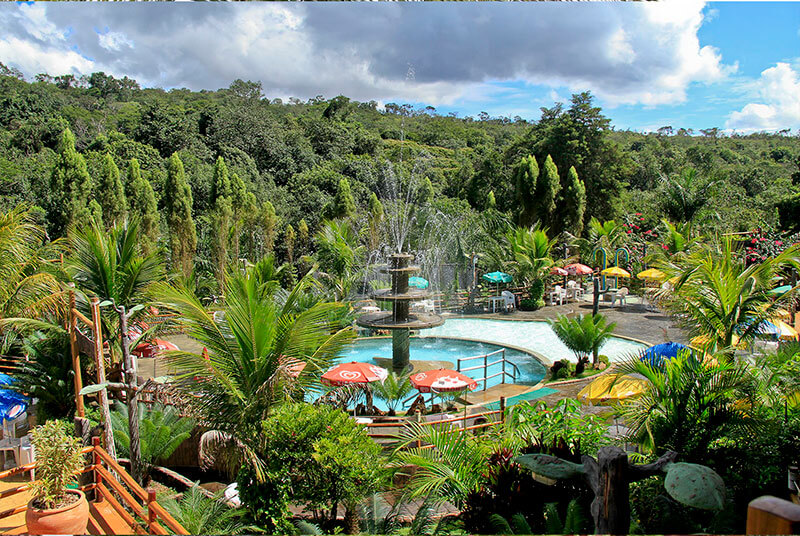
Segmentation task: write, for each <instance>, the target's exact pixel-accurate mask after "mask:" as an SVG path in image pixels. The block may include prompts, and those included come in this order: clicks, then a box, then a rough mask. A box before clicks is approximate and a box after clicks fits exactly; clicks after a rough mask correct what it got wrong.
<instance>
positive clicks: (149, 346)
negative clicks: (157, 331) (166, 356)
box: [131, 339, 180, 358]
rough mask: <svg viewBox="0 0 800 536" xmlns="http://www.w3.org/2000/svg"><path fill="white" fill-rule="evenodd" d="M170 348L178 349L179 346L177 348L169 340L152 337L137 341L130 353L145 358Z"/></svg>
mask: <svg viewBox="0 0 800 536" xmlns="http://www.w3.org/2000/svg"><path fill="white" fill-rule="evenodd" d="M170 350H180V348H178V346H177V345H176V344H173V343H171V342H169V341H165V340H162V339H153V340H152V341H148V342H141V343H139V344H138V345H137V346H136V348H134V349H133V351H132V352H131V353H132V354H134V355H136V356H138V357H142V358H145V357H156V356H157V355H158V354H161V353H163V352H166V351H170Z"/></svg>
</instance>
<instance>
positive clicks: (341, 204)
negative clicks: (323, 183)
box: [331, 177, 356, 219]
mask: <svg viewBox="0 0 800 536" xmlns="http://www.w3.org/2000/svg"><path fill="white" fill-rule="evenodd" d="M355 214H356V202H355V200H354V199H353V193H352V192H351V191H350V181H348V180H347V179H346V178H344V177H342V179H341V180H339V187H338V188H337V189H336V197H334V198H333V207H332V208H331V218H332V219H333V218H350V217H352V216H355Z"/></svg>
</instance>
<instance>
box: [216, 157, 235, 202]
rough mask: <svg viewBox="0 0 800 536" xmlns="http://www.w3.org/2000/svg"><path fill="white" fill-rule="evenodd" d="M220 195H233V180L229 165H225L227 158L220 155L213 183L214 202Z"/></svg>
mask: <svg viewBox="0 0 800 536" xmlns="http://www.w3.org/2000/svg"><path fill="white" fill-rule="evenodd" d="M220 196H224V197H230V196H231V181H230V179H229V178H228V166H226V165H225V159H224V158H222V157H221V156H218V157H217V162H216V163H215V164H214V181H213V182H212V183H211V201H212V203H213V202H216V200H217V199H218V198H219V197H220Z"/></svg>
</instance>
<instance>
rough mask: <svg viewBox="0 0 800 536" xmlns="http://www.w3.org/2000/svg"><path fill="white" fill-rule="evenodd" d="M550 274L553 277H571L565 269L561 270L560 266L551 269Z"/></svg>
mask: <svg viewBox="0 0 800 536" xmlns="http://www.w3.org/2000/svg"><path fill="white" fill-rule="evenodd" d="M550 273H551V274H552V275H558V276H562V277H564V276H566V275H569V272H567V271H566V270H565V269H563V268H559V267H558V266H553V267H552V268H551V269H550Z"/></svg>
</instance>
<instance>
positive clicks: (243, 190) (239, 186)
mask: <svg viewBox="0 0 800 536" xmlns="http://www.w3.org/2000/svg"><path fill="white" fill-rule="evenodd" d="M231 199H232V201H233V223H232V229H231V247H232V248H233V251H232V252H231V254H232V255H233V258H234V259H236V260H237V261H238V259H239V243H240V242H241V235H242V227H243V225H244V222H246V221H251V220H252V219H253V218H252V215H253V214H255V213H256V211H257V209H258V206H257V204H256V196H255V195H254V194H253V193H252V192H248V191H247V187H246V186H245V185H244V182H243V181H242V179H240V178H239V175H238V174H236V173H231ZM251 253H252V251H251Z"/></svg>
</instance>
